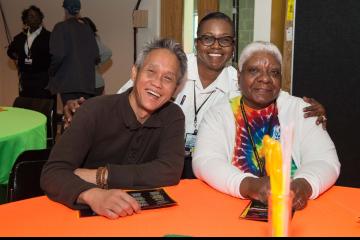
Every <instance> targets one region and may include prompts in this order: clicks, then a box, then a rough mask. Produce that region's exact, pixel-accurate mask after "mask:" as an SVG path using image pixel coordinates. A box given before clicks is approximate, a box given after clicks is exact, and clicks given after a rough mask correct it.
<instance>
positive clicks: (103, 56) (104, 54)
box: [82, 17, 112, 96]
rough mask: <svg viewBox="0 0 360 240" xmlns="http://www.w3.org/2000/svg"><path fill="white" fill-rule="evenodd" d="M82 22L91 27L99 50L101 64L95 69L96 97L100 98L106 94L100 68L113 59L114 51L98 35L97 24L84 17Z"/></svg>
mask: <svg viewBox="0 0 360 240" xmlns="http://www.w3.org/2000/svg"><path fill="white" fill-rule="evenodd" d="M82 20H83V21H84V22H85V23H87V24H88V25H89V26H90V27H91V30H92V31H93V32H94V34H95V39H96V43H97V45H98V48H99V55H100V62H99V63H98V64H97V65H96V68H95V95H96V96H100V95H102V94H103V93H104V88H105V81H104V78H103V77H102V76H101V73H100V67H101V65H103V64H104V63H105V62H106V61H108V60H109V59H110V58H111V56H112V51H111V49H110V48H108V47H107V46H106V45H105V44H104V43H103V42H102V41H101V38H100V36H99V35H98V34H97V31H98V30H97V28H96V25H95V23H94V22H93V21H92V20H91V19H90V18H89V17H83V18H82Z"/></svg>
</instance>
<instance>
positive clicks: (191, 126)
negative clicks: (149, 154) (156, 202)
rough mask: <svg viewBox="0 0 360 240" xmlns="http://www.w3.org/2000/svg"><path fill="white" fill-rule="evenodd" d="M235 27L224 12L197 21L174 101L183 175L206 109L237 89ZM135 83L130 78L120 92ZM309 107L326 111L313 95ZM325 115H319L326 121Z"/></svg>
mask: <svg viewBox="0 0 360 240" xmlns="http://www.w3.org/2000/svg"><path fill="white" fill-rule="evenodd" d="M234 41H235V38H234V28H233V24H232V21H231V19H230V18H229V17H228V16H227V15H226V14H224V13H221V12H213V13H209V14H208V15H206V16H205V17H204V18H202V19H201V21H200V22H199V24H198V30H197V38H196V39H195V48H196V52H195V53H190V54H187V57H188V72H187V81H184V86H183V87H179V89H180V91H179V92H178V93H177V94H176V95H175V100H174V101H175V103H176V104H178V105H179V106H180V107H181V108H182V110H183V112H184V114H185V163H184V171H183V175H182V178H195V176H194V174H193V171H192V166H191V159H192V157H191V155H192V152H193V150H194V147H195V141H196V136H197V131H198V128H199V124H200V122H201V120H202V118H203V115H204V113H205V112H206V111H207V109H209V108H210V107H211V106H213V105H214V104H215V103H217V102H218V101H219V100H220V99H221V98H222V97H224V96H225V94H227V93H228V92H230V91H234V90H238V89H239V88H238V83H237V71H236V69H235V68H234V67H232V66H231V64H230V62H229V61H230V59H231V57H232V55H233V53H234ZM132 85H133V83H132V81H128V82H127V83H126V84H125V85H124V86H123V87H122V88H121V89H120V90H119V92H118V93H121V92H124V91H125V90H127V89H128V88H129V87H131V86H132ZM83 101H84V99H81V100H78V101H72V102H69V104H67V105H66V106H65V108H64V115H65V118H64V120H65V126H67V125H69V123H70V121H71V117H72V114H73V113H74V112H75V111H76V109H77V108H78V107H79V106H80V104H81V103H82V102H83ZM310 101H311V102H310V103H311V104H312V106H311V107H309V108H307V114H309V116H323V115H325V109H324V107H323V106H322V105H321V104H319V103H318V102H316V101H315V100H313V99H310ZM322 120H324V119H323V118H321V117H320V118H319V121H318V124H320V123H321V122H322V123H323V124H324V125H325V121H322Z"/></svg>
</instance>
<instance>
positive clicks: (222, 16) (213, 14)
mask: <svg viewBox="0 0 360 240" xmlns="http://www.w3.org/2000/svg"><path fill="white" fill-rule="evenodd" d="M212 19H220V20H224V21H225V22H228V23H229V24H230V25H231V30H232V35H233V36H234V34H235V31H234V25H233V22H232V20H231V18H230V17H229V16H228V15H226V14H225V13H222V12H211V13H209V14H207V15H206V16H205V17H203V18H202V19H201V20H200V22H199V24H198V28H197V32H196V34H197V36H198V37H199V35H200V32H201V28H202V26H203V25H204V23H205V22H206V21H208V20H212Z"/></svg>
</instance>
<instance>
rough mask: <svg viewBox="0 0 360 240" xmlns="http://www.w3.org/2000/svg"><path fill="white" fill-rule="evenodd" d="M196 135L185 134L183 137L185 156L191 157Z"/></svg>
mask: <svg viewBox="0 0 360 240" xmlns="http://www.w3.org/2000/svg"><path fill="white" fill-rule="evenodd" d="M196 137H197V134H196V133H187V134H186V137H185V156H191V154H192V153H193V152H194V148H195V143H196Z"/></svg>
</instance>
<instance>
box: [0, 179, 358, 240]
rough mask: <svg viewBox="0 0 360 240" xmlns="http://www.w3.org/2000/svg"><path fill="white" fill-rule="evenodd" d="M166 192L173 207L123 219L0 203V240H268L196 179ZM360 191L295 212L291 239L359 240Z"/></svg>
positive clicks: (44, 204) (238, 206) (52, 205)
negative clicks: (137, 239)
mask: <svg viewBox="0 0 360 240" xmlns="http://www.w3.org/2000/svg"><path fill="white" fill-rule="evenodd" d="M165 191H166V192H167V193H168V194H169V195H170V196H171V197H172V198H173V199H174V200H175V201H177V202H178V205H177V206H173V207H168V208H162V209H153V210H143V211H142V212H141V213H140V214H135V215H132V216H128V217H125V218H119V219H116V220H109V219H107V218H105V217H101V216H95V217H85V218H79V217H78V211H75V210H71V209H69V208H67V207H65V206H63V205H61V204H59V203H57V202H53V201H51V200H49V199H48V198H47V197H46V196H42V197H36V198H32V199H27V200H23V201H18V202H12V203H7V204H3V205H0V226H1V229H0V236H92V237H95V236H165V235H168V234H176V235H186V236H268V235H269V234H268V233H269V231H268V230H269V227H268V224H267V223H265V222H256V221H250V220H243V219H239V216H240V214H241V212H242V211H243V209H244V208H245V206H246V204H247V203H248V202H249V201H248V200H241V199H237V198H234V197H231V196H228V195H225V194H223V193H220V192H218V191H216V190H214V189H213V188H211V187H209V186H208V185H206V184H205V183H203V182H201V181H200V180H196V179H194V180H182V181H181V182H180V184H179V185H177V186H172V187H166V188H165ZM359 200H360V189H357V188H347V187H338V186H334V187H332V188H331V189H330V190H329V191H327V192H326V193H324V194H323V195H322V196H320V197H319V198H318V199H316V200H310V201H309V203H308V206H307V207H306V208H305V209H304V210H301V211H298V212H296V213H295V215H294V217H293V220H292V222H291V225H290V228H291V236H360V223H357V222H356V221H357V216H360V204H359Z"/></svg>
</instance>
